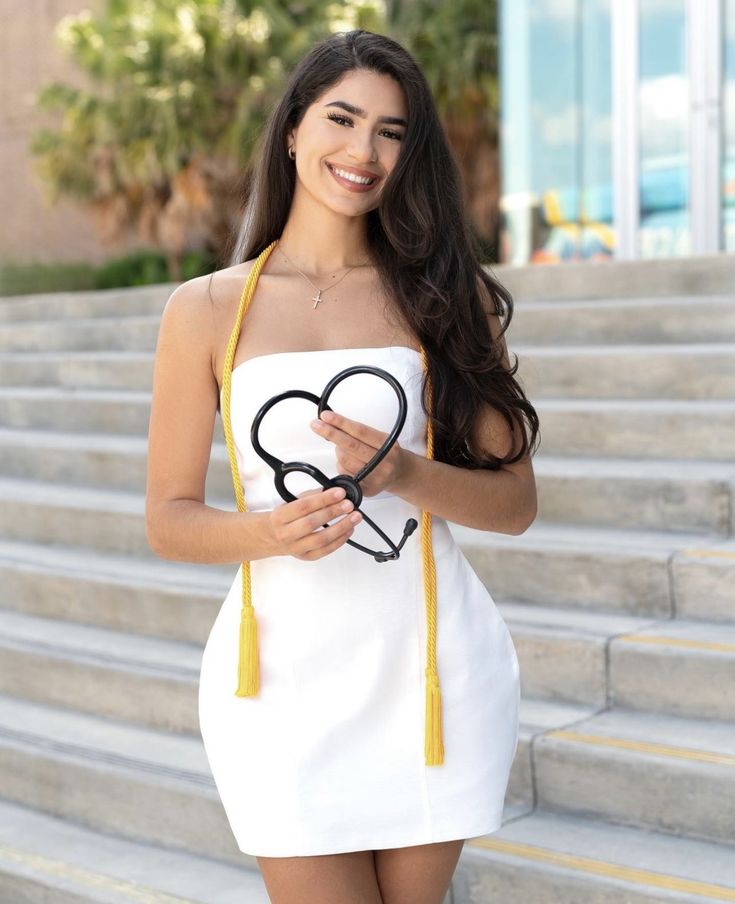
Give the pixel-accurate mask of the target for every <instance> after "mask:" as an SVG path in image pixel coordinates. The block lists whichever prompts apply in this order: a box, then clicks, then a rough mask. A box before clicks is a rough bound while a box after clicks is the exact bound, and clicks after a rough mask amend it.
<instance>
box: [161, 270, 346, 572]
mask: <svg viewBox="0 0 735 904" xmlns="http://www.w3.org/2000/svg"><path fill="white" fill-rule="evenodd" d="M206 280H207V277H197V278H195V279H190V280H188V281H187V282H185V283H182V284H181V285H180V286H178V287H177V288H176V289H175V290H174V292H173V293H172V294H171V296H170V298H169V299H168V301H167V302H166V305H165V307H164V309H163V314H162V315H161V323H160V326H159V330H158V340H157V342H156V353H155V361H154V367H153V395H152V399H151V413H150V420H149V424H148V461H147V475H146V495H145V530H146V540H147V542H148V545H149V546H150V548H151V549H152V550H153V552H155V553H156V555H158V556H160V557H161V558H164V559H174V560H177V561H183V562H203V563H222V564H229V563H236V562H243V561H253V560H255V559H264V558H267V557H268V556H282V555H293V556H296V557H298V558H300V559H304V560H313V559H317V558H321V557H322V556H324V555H328V554H329V553H331V552H334V550H335V549H338V548H339V547H340V546H341V545H342V544H343V543H345V542H346V540H347V539H348V537H349V536H350V535H351V534H352V531H353V529H354V525H353V524H351V522H350V518H349V512H345V510H344V509H343V508H342V504H343V502H341V501H340V500H341V497H343V496H344V490H341V489H340V490H336V489H331V490H329V491H321V490H308V491H307V492H305V493H301V494H300V496H299V498H298V499H296V500H294V501H292V502H288V503H285V504H284V505H280V506H277V507H276V508H275V509H273V510H272V511H259V512H247V511H246V512H239V511H234V512H232V511H224V510H222V509H217V508H213V507H212V506H210V505H206V504H205V503H204V485H205V481H206V477H207V468H208V466H209V459H210V455H211V452H212V437H213V433H214V421H215V417H216V414H217V402H218V398H219V387H218V385H217V380H216V377H215V371H214V364H213V362H214V350H215V348H216V341H215V336H216V330H215V328H214V316H213V312H212V309H211V307H210V299H209V296H208V293H207V289H206ZM351 508H352V506H350V509H351ZM355 514H356V515H357V516H358V517H359V513H355ZM334 518H339V520H338V521H337V522H336V523H334V524H331V525H330V526H329V527H328V528H323V529H322V527H321V526H322V525H323V524H325V523H327V522H330V521H331V520H332V519H334Z"/></svg>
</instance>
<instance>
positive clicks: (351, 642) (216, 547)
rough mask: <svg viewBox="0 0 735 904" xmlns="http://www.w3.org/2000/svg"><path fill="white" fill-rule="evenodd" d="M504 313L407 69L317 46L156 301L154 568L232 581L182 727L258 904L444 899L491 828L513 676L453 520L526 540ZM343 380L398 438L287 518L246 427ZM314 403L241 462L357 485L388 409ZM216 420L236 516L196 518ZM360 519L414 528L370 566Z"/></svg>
mask: <svg viewBox="0 0 735 904" xmlns="http://www.w3.org/2000/svg"><path fill="white" fill-rule="evenodd" d="M503 305H505V308H506V312H507V322H509V321H510V317H511V316H512V300H511V298H510V296H509V294H508V293H507V292H506V291H505V290H504V289H503V288H502V287H501V286H500V285H499V284H498V283H497V282H496V281H495V280H494V279H493V278H492V277H490V276H489V275H488V274H487V273H486V272H485V271H484V270H483V268H482V267H481V265H480V264H479V263H478V252H477V250H476V248H475V246H474V243H473V238H472V234H471V232H470V230H469V228H468V224H467V221H466V218H465V212H464V207H463V202H462V192H461V187H460V182H459V175H458V169H457V166H456V162H455V159H454V158H453V156H452V153H451V150H450V148H449V146H448V144H447V141H446V137H445V134H444V132H443V130H442V127H441V123H440V121H439V119H438V117H437V113H436V110H435V107H434V104H433V100H432V97H431V94H430V91H429V88H428V86H427V83H426V80H425V78H424V76H423V75H422V73H421V72H420V70H419V68H418V67H417V65H416V62H415V61H414V59H413V58H412V57H411V56H410V55H409V54H408V53H407V52H406V51H405V50H404V49H403V48H402V47H401V46H400V45H399V44H397V43H396V42H394V41H392V40H390V39H389V38H387V37H384V36H380V35H376V34H372V33H370V32H366V31H364V30H357V31H353V32H349V33H342V34H336V35H332V36H330V37H328V38H327V39H325V40H324V41H322V42H321V43H319V44H318V45H317V46H315V47H314V48H313V49H312V50H311V51H310V52H309V53H308V54H307V55H306V56H305V57H304V59H302V61H301V62H300V63H299V65H298V66H297V67H296V68H295V70H294V71H293V73H292V74H291V76H290V79H289V81H288V84H287V85H286V89H285V93H284V95H283V97H282V99H281V101H280V102H279V103H278V104H277V105H276V106H275V108H274V109H273V111H272V113H271V115H270V118H269V121H268V124H267V126H266V128H265V130H264V132H263V135H262V136H261V145H260V148H259V152H258V154H257V164H256V166H255V169H254V173H253V176H252V179H251V180H250V190H249V196H248V203H247V207H246V211H245V216H244V218H243V223H242V227H241V229H240V231H239V235H238V237H237V239H236V242H235V248H234V252H233V259H232V265H231V266H229V267H226V268H224V269H222V270H218V271H216V272H215V273H214V274H213V275H212V276H211V277H209V278H206V277H200V278H197V279H192V280H189V281H187V282H185V283H184V284H183V285H181V286H179V287H178V288H177V289H176V290H175V291H174V293H173V294H172V295H171V297H170V299H169V300H168V303H167V304H166V307H165V309H164V312H163V316H162V320H161V326H160V332H159V337H158V343H157V348H156V358H155V369H154V384H153V399H152V409H151V419H150V433H149V460H148V484H147V496H146V525H147V535H148V541H149V543H150V545H151V548H152V549H153V550H154V551H155V552H156V553H157V554H158V555H160V556H163V557H165V558H167V559H177V560H184V561H194V562H216V563H230V562H232V563H235V562H240V563H241V564H240V569H239V570H238V573H237V575H236V577H235V580H234V582H233V584H232V586H231V588H230V591H229V593H228V595H227V597H226V599H225V600H224V602H223V604H222V607H221V608H220V610H219V613H218V615H217V618H216V620H215V622H214V624H213V626H212V629H211V632H210V635H209V637H208V639H207V643H206V646H205V650H204V655H203V659H202V667H201V675H200V690H199V715H200V726H201V732H202V737H203V740H204V744H205V749H206V752H207V756H208V759H209V763H210V766H211V769H212V774H213V776H214V779H215V782H216V785H217V789H218V792H219V794H220V797H221V800H222V803H223V806H224V809H225V811H226V814H227V818H228V820H229V823H230V826H231V828H232V831H233V834H234V837H235V839H236V842H237V845H238V847H239V848H240V850H242V851H243V852H245V853H248V854H251V855H253V856H255V857H257V862H258V864H259V867H260V869H261V871H262V874H263V877H264V881H265V883H266V886H267V889H268V893H269V895H270V897H271V900H272V901H273V902H274V904H294V902H297V901H298V902H299V904H310V902H314V904H381V902H382V904H441V902H442V901H443V900H444V897H445V895H446V892H447V889H448V888H449V884H450V881H451V877H452V874H453V872H454V869H455V866H456V863H457V860H458V858H459V855H460V852H461V849H462V844H463V840H464V839H466V838H471V837H476V836H479V835H483V834H487V833H490V832H493V831H495V830H496V829H498V828H499V826H500V824H501V816H502V810H503V802H504V796H505V792H506V788H507V782H508V776H509V772H510V768H511V764H512V761H513V758H514V755H515V751H516V745H517V739H518V707H519V701H520V683H519V672H518V660H517V658H516V653H515V649H514V646H513V643H512V640H511V637H510V633H509V631H508V629H507V627H506V625H505V622H504V621H503V619H502V618H501V616H500V614H499V612H498V610H497V607H496V606H495V603H494V601H493V599H492V597H491V596H490V593H489V592H488V590H487V589H486V588H485V587H484V585H483V584H482V582H481V581H480V580H479V578H478V576H477V575H476V574H475V572H474V571H473V569H472V568H471V567H470V565H469V563H468V561H467V560H466V559H465V557H464V555H463V554H462V552H461V551H460V549H459V547H458V546H457V544H456V543H455V542H454V539H453V537H452V535H451V533H450V531H449V528H448V526H447V521H453V522H456V523H458V524H463V525H468V526H470V527H473V528H477V529H479V530H487V531H498V532H500V533H506V534H521V533H523V532H524V531H525V530H526V529H527V528H528V526H529V525H530V524H531V523H532V522H533V520H534V518H535V516H536V488H535V482H534V475H533V469H532V464H531V453H532V451H533V446H534V443H535V440H536V438H537V433H538V419H537V416H536V412H535V410H534V408H533V407H532V405H531V404H530V403H529V402H528V400H527V399H526V397H525V395H524V393H523V391H522V389H521V387H520V386H519V384H518V383H517V382H516V380H515V378H514V374H515V372H516V370H517V367H518V363H517V361H516V363H515V365H514V366H513V367H511V365H510V362H509V360H508V356H507V350H506V346H505V341H504V338H503V332H504V330H505V329H507V323H506V324H505V326H504V327H501V324H500V319H499V318H500V315H501V314H503V313H504V311H503ZM354 365H367V366H370V367H378V368H381V369H382V370H384V371H387V372H388V373H390V374H391V375H392V376H393V377H394V378H395V379H396V380H397V381H398V382H399V383H400V385H401V386H402V387H403V390H404V392H405V395H406V401H407V405H408V409H407V412H408V413H407V417H406V420H405V423H404V425H403V427H402V430H401V432H400V434H399V436H398V439H397V442H396V443H395V444H394V445H393V447H392V448H391V449H390V451H389V452H388V453H387V454H386V455H385V457H384V458H383V459H382V460H381V461H380V463H379V464H378V465H377V466H376V467H375V468H374V470H373V471H372V472H370V473H369V474H368V475H366V476H365V477H364V480H363V481H362V482H361V484H360V486H361V489H362V495H363V498H362V499H361V500H360V499H358V500H357V508H359V509H360V511H355V510H354V509H355V508H356V506H355V500H354V498H353V499H352V501H350V495H349V494H347V498H345V496H346V493H345V489H344V488H342V489H337V490H335V488H334V487H330V488H328V489H324V488H323V487H322V486H321V485H319V484H318V483H317V482H316V481H315V480H312V479H311V478H309V477H307V476H306V475H304V474H302V473H300V472H297V473H294V474H290V475H289V479H287V487H288V489H289V491H290V492H291V493H292V494H293V496H294V498H293V500H292V501H288V502H284V499H283V498H282V497H281V496H280V495H279V493H278V491H277V490H276V487H275V484H274V471H273V470H272V469H271V467H270V466H269V465H268V464H267V463H266V461H265V460H264V459H263V458H261V457H260V456H259V455H258V454H257V453H256V451H255V448H254V446H253V444H252V442H251V432H250V431H251V425H252V423H253V419H254V417H255V416H256V414H257V413H258V412H259V410H260V409H261V407H262V406H263V405H264V404H265V403H266V402H268V400H269V399H271V398H272V397H273V396H275V395H277V394H280V393H282V392H285V391H287V390H293V389H297V390H307V391H309V392H312V393H314V394H315V395H316V396H319V397H320V396H321V394H322V392H323V391H324V388H325V386H326V385H327V383H328V382H329V381H330V380H331V379H332V377H334V376H335V375H336V374H338V373H340V372H341V371H343V370H344V369H346V368H348V367H351V366H354ZM329 408H330V409H332V411H333V413H334V414H333V416H332V417H331V419H330V418H328V417H327V414H328V412H327V410H326V409H325V410H324V411H323V412H322V414H321V417H317V416H316V415H317V409H316V407H315V406H314V405H313V404H312V403H311V402H309V401H304V400H302V399H296V400H294V399H286V400H283V401H281V402H280V403H279V404H278V405H275V406H274V407H272V408H270V409H269V410H268V412H267V414H266V415H265V417H264V419H263V421H262V424H261V429H260V435H259V442H260V443H261V444H262V446H263V447H264V448H265V449H266V450H267V451H268V452H270V453H271V454H272V455H276V456H278V457H279V458H280V459H281V460H283V461H294V460H297V461H304V462H308V463H311V464H312V465H314V466H316V467H317V468H319V469H320V470H321V471H322V472H323V473H324V474H325V475H328V476H329V477H330V479H331V478H332V477H335V476H336V475H339V474H341V475H353V476H354V475H355V474H357V472H358V471H359V470H360V469H361V468H363V466H365V465H366V463H367V462H369V461H370V459H371V458H373V456H375V454H376V451H377V450H378V449H379V448H380V447H381V445H382V444H383V442H384V440H385V439H386V437H387V436H388V434H389V433H390V431H391V430H392V429H393V425H394V423H395V421H396V412H397V410H398V399H397V397H396V393H395V391H394V389H393V388H392V387H391V386H390V385H389V384H388V383H387V382H386V381H384V380H383V379H381V378H380V377H378V376H375V375H374V374H370V373H358V374H353V375H352V376H349V377H347V378H346V379H344V380H343V381H341V382H340V383H339V384H338V385H337V386H336V387H335V389H334V392H333V393H332V395H331V396H330V397H329ZM218 411H220V413H221V415H222V420H223V427H224V431H225V439H226V442H227V448H228V454H229V456H230V466H231V470H232V477H233V485H234V489H235V497H236V499H237V501H238V510H237V511H234V512H233V511H224V510H219V509H216V508H213V507H210V506H208V505H205V504H204V488H205V476H206V473H207V466H208V462H209V456H210V450H211V443H212V435H213V428H214V421H215V415H216V413H217V412H218ZM524 419H525V420H524ZM312 422H313V423H312ZM526 424H527V425H528V426H530V437H529V436H528V434H527V431H526V429H525V428H526ZM361 513H364V515H365V516H366V517H365V518H363V517H362V515H361ZM366 518H370V519H372V520H373V521H374V522H375V523H376V524H377V525H378V526H379V527H380V528H381V529H382V530H383V531H384V532H385V534H386V535H387V536H388V537H390V538H391V539H392V540H393V541H394V542H395V543H397V542H398V540H400V538H401V535H402V531H403V528H404V525H405V524H406V522H407V520H408V519H410V518H414V519H415V520H416V522H417V525H418V529H417V530H416V532H415V533H413V534H412V535H410V536H408V538H407V539H406V541H405V543H404V545H403V546H402V548H401V550H400V554H399V556H398V557H393V558H389V559H388V560H387V561H382V562H377V561H376V560H375V558H374V557H373V556H371V555H368V554H366V553H365V552H364V551H363V550H361V549H359V548H358V547H356V546H353V545H351V544H350V543H348V542H347V541H348V540H350V539H352V540H353V542H356V543H360V544H361V545H363V546H365V547H368V548H369V549H371V550H377V551H384V552H386V551H388V550H386V545H387V544H385V542H384V541H383V540H382V539H381V538H380V537H379V536H378V535H377V533H375V532H374V531H373V530H372V529H371V527H370V525H369V523H366Z"/></svg>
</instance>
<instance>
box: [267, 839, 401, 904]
mask: <svg viewBox="0 0 735 904" xmlns="http://www.w3.org/2000/svg"><path fill="white" fill-rule="evenodd" d="M256 859H257V861H258V866H259V868H260V872H261V873H262V875H263V880H264V882H265V887H266V889H267V891H268V897H269V898H270V899H271V904H383V900H382V898H381V897H380V889H379V888H378V881H377V878H376V876H375V860H374V857H373V852H372V851H350V852H349V853H346V854H324V855H320V856H316V857H257V858H256Z"/></svg>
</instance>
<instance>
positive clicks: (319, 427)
mask: <svg viewBox="0 0 735 904" xmlns="http://www.w3.org/2000/svg"><path fill="white" fill-rule="evenodd" d="M311 426H312V427H313V428H314V429H315V430H323V429H324V424H322V422H321V421H312V422H311Z"/></svg>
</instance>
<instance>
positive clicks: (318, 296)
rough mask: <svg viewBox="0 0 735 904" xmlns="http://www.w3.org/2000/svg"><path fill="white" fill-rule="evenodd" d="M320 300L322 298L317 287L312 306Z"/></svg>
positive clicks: (320, 291)
mask: <svg viewBox="0 0 735 904" xmlns="http://www.w3.org/2000/svg"><path fill="white" fill-rule="evenodd" d="M321 300H322V290H321V289H319V291H318V292H317V293H316V295H315V296H314V307H316V306H317V305H318V304H319V302H320V301H321Z"/></svg>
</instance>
